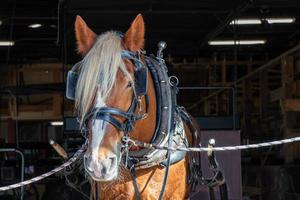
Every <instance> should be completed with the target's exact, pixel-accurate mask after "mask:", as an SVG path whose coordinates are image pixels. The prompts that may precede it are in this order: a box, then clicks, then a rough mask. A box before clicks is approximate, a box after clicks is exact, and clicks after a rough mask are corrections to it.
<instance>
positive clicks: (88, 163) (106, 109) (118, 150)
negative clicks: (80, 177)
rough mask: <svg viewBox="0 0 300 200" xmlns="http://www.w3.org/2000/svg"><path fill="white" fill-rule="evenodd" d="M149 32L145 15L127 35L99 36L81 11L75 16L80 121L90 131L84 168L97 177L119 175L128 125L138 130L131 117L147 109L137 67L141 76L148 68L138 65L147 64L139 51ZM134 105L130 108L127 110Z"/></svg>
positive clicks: (76, 100)
mask: <svg viewBox="0 0 300 200" xmlns="http://www.w3.org/2000/svg"><path fill="white" fill-rule="evenodd" d="M144 34H145V28H144V20H143V17H142V16H141V15H138V16H137V17H136V18H135V19H134V21H133V22H132V24H131V26H130V28H129V29H128V30H127V32H126V33H125V34H124V35H122V34H120V33H119V32H114V31H109V32H105V33H103V34H101V35H99V36H98V35H96V34H95V33H94V32H93V31H92V30H91V29H90V28H89V27H88V26H87V24H86V23H85V22H84V20H83V19H82V18H81V17H80V16H77V18H76V22H75V35H76V39H77V50H78V52H79V53H80V54H81V55H82V56H83V60H82V61H81V62H80V65H81V70H80V74H79V77H78V81H77V85H76V92H75V107H76V110H77V113H78V116H79V119H80V123H81V125H82V126H86V128H87V130H88V132H89V134H88V141H89V142H88V149H87V151H86V153H85V156H84V164H85V170H86V171H87V172H88V174H89V175H90V176H91V178H92V179H94V180H96V181H111V180H114V179H116V178H117V177H118V173H119V168H120V165H121V163H122V150H123V147H124V141H123V139H124V136H125V135H126V132H127V131H128V129H131V130H132V129H133V127H131V126H132V122H134V123H135V121H130V118H134V117H137V118H138V117H141V114H140V112H143V113H145V112H146V111H145V106H142V107H141V103H142V101H141V97H142V99H143V100H144V99H145V97H144V96H143V95H145V93H144V94H138V93H139V92H138V91H139V88H138V87H137V84H136V79H137V72H138V71H139V73H143V74H144V75H142V76H145V73H147V71H146V72H145V70H144V68H143V69H142V70H141V68H142V67H137V65H139V64H141V65H142V64H143V63H142V61H141V59H139V57H137V56H139V55H140V51H141V49H142V48H143V45H144ZM135 62H137V63H135ZM143 70H144V71H143ZM140 71H143V72H140ZM138 76H140V75H138ZM145 78H146V79H147V76H146V77H145ZM145 78H143V79H145ZM144 87H147V86H145V85H144ZM144 92H145V91H144ZM144 101H145V100H144ZM133 103H134V108H132V104H133ZM143 104H145V102H143ZM130 109H131V113H130V115H127V114H128V110H130ZM138 110H139V111H138ZM141 118H142V117H141ZM141 118H140V119H141ZM136 120H137V119H136ZM154 124H155V123H154ZM139 126H141V125H139ZM154 126H155V125H154ZM151 129H153V128H151V127H150V130H151ZM133 134H134V133H133Z"/></svg>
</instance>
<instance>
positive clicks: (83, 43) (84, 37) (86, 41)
mask: <svg viewBox="0 0 300 200" xmlns="http://www.w3.org/2000/svg"><path fill="white" fill-rule="evenodd" d="M75 35H76V41H77V51H78V53H79V54H81V55H82V56H84V55H85V54H87V52H88V51H89V50H90V49H91V48H92V46H93V45H94V43H95V41H96V38H97V34H96V33H94V32H93V31H92V30H91V29H90V28H89V27H88V26H87V25H86V23H85V21H84V20H83V19H82V18H81V17H80V16H79V15H77V16H76V21H75Z"/></svg>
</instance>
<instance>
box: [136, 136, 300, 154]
mask: <svg viewBox="0 0 300 200" xmlns="http://www.w3.org/2000/svg"><path fill="white" fill-rule="evenodd" d="M298 141H300V137H294V138H289V139H283V140H277V141H273V142H263V143H258V144H248V145H238V146H223V147H213V148H208V147H166V146H158V145H154V144H149V143H144V142H140V141H136V140H131V142H132V143H133V144H134V145H136V146H141V147H146V148H156V149H160V150H169V151H194V152H201V151H212V150H213V151H236V150H245V149H256V148H261V147H269V146H274V145H280V144H287V143H292V142H298Z"/></svg>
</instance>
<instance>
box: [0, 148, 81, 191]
mask: <svg viewBox="0 0 300 200" xmlns="http://www.w3.org/2000/svg"><path fill="white" fill-rule="evenodd" d="M85 146H86V145H85V144H84V145H82V147H81V148H80V149H79V150H78V151H77V152H76V153H75V154H74V156H73V157H72V158H70V159H69V160H68V161H67V162H65V163H64V164H62V165H60V166H59V167H57V168H55V169H53V170H51V171H49V172H47V173H44V174H42V175H40V176H37V177H34V178H32V179H29V180H27V181H23V182H20V183H15V184H12V185H8V186H3V187H0V192H3V191H6V190H11V189H15V188H18V187H22V186H25V185H29V184H31V183H34V182H37V181H40V180H42V179H44V178H47V177H48V176H51V175H53V174H55V173H57V172H59V171H61V170H63V169H65V168H66V167H68V166H70V165H71V164H72V163H74V162H75V161H76V160H77V159H78V158H79V157H80V155H81V154H82V153H83V152H84V150H85Z"/></svg>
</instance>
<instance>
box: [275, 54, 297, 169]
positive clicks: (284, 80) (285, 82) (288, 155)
mask: <svg viewBox="0 0 300 200" xmlns="http://www.w3.org/2000/svg"><path fill="white" fill-rule="evenodd" d="M293 81H294V58H293V57H292V56H288V57H283V58H282V60H281V84H282V92H283V94H284V98H283V99H282V100H281V101H280V104H281V112H282V130H283V135H284V137H291V136H299V135H298V134H296V133H294V132H293V134H291V131H290V127H289V126H288V121H289V119H288V116H289V115H288V112H289V110H288V109H286V107H287V105H286V102H287V101H286V100H288V99H291V98H292V97H293V93H292V92H290V91H289V85H291V83H292V82H293ZM297 146H298V144H288V145H285V148H284V151H283V152H284V158H285V162H286V163H291V162H293V159H294V156H295V155H296V154H297V152H295V151H294V150H295V149H297Z"/></svg>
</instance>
